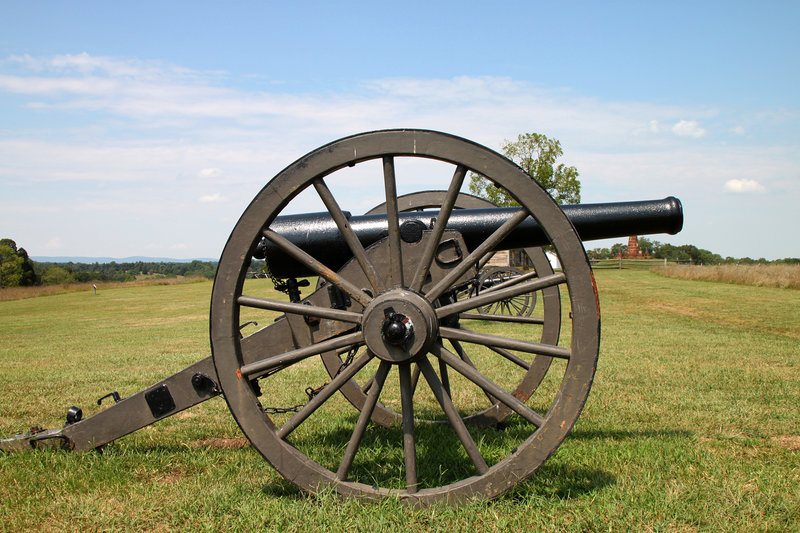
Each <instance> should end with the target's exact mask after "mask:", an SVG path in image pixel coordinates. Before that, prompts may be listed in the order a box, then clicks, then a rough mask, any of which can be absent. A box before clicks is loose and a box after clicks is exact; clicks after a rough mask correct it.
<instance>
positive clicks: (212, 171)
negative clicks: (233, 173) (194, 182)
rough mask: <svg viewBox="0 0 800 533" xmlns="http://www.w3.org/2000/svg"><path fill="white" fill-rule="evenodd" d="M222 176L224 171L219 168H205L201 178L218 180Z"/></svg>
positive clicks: (201, 172)
mask: <svg viewBox="0 0 800 533" xmlns="http://www.w3.org/2000/svg"><path fill="white" fill-rule="evenodd" d="M221 175H222V171H221V170H220V169H218V168H204V169H203V170H201V171H200V177H201V178H218V177H220V176H221Z"/></svg>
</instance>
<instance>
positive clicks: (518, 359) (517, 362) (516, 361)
mask: <svg viewBox="0 0 800 533" xmlns="http://www.w3.org/2000/svg"><path fill="white" fill-rule="evenodd" d="M450 342H456V341H453V340H451V341H450ZM488 348H489V349H490V350H492V351H493V352H494V353H496V354H499V355H502V356H503V357H505V358H506V359H508V360H509V361H511V362H512V363H514V364H515V365H517V366H520V367H522V368H524V369H525V370H526V371H527V370H530V369H531V364H530V363H529V362H527V361H526V360H525V359H523V358H522V357H520V356H518V355H517V354H515V353H513V352H509V351H508V350H506V349H505V348H498V347H497V346H488Z"/></svg>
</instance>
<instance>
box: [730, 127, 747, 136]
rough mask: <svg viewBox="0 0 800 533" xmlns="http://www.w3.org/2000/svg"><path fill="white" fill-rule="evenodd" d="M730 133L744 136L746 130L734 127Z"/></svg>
mask: <svg viewBox="0 0 800 533" xmlns="http://www.w3.org/2000/svg"><path fill="white" fill-rule="evenodd" d="M731 131H732V132H733V133H734V134H735V135H744V134H745V133H747V130H745V129H744V126H736V127H735V128H732V129H731Z"/></svg>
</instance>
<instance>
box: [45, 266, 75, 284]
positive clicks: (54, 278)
mask: <svg viewBox="0 0 800 533" xmlns="http://www.w3.org/2000/svg"><path fill="white" fill-rule="evenodd" d="M74 281H75V275H74V274H73V273H72V272H70V271H68V270H66V269H64V268H61V267H57V266H51V267H48V268H47V270H45V271H44V274H42V284H44V285H59V284H64V283H72V282H74Z"/></svg>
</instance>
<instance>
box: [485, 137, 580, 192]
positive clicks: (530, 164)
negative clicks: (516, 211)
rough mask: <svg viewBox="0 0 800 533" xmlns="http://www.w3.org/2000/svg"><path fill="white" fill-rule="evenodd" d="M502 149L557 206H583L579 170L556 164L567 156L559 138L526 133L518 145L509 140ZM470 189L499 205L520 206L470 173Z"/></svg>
mask: <svg viewBox="0 0 800 533" xmlns="http://www.w3.org/2000/svg"><path fill="white" fill-rule="evenodd" d="M501 150H502V152H503V154H504V155H505V156H506V157H508V158H509V159H511V160H512V161H513V162H515V163H516V164H518V165H519V166H520V167H522V169H523V170H524V171H525V172H527V173H528V174H530V176H531V177H532V178H533V179H534V180H536V181H537V182H538V183H539V185H541V186H542V187H544V189H545V190H547V192H548V193H550V195H551V196H552V197H553V199H554V200H555V201H556V203H557V204H577V203H580V201H581V182H580V181H579V180H578V169H576V168H575V167H568V166H566V165H564V164H563V163H559V164H558V165H556V160H557V159H558V158H559V157H561V156H562V155H564V151H563V150H562V149H561V143H560V142H559V141H558V140H557V139H550V138H548V137H547V136H546V135H542V134H541V133H525V134H521V135H519V136H518V137H517V140H516V141H515V142H512V141H508V140H506V141H505V142H504V144H503V147H502V149H501ZM469 190H470V192H471V193H473V194H476V195H478V196H480V197H482V198H486V199H487V200H489V201H490V202H492V203H494V204H496V205H499V206H504V207H511V206H516V205H519V204H518V203H517V202H516V201H515V200H514V199H513V198H512V197H511V196H509V195H508V194H507V193H506V192H505V191H503V190H501V189H498V188H497V187H495V186H494V185H492V183H491V182H490V181H489V180H488V179H486V178H485V177H483V176H481V175H478V174H475V173H470V184H469Z"/></svg>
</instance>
